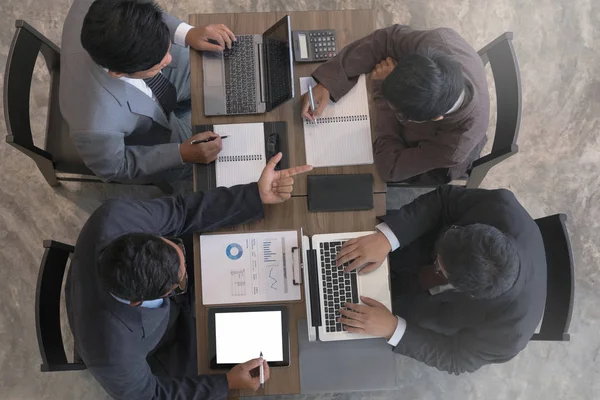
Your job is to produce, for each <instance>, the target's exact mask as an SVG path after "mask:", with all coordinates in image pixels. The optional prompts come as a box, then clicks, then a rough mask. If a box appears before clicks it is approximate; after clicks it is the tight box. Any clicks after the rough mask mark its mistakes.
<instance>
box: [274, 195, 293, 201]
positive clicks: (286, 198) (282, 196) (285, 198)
mask: <svg viewBox="0 0 600 400" xmlns="http://www.w3.org/2000/svg"><path fill="white" fill-rule="evenodd" d="M277 197H279V198H280V199H281V201H286V200H289V199H290V198H291V197H292V195H291V194H289V193H278V194H277Z"/></svg>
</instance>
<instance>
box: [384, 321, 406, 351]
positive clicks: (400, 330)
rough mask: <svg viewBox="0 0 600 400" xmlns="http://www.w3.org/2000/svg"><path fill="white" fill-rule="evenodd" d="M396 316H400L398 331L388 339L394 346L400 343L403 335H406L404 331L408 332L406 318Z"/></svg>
mask: <svg viewBox="0 0 600 400" xmlns="http://www.w3.org/2000/svg"><path fill="white" fill-rule="evenodd" d="M396 318H398V325H397V326H396V331H395V332H394V334H393V335H392V337H391V338H390V340H388V344H391V345H392V346H394V347H396V346H398V343H400V340H401V339H402V336H404V332H406V321H405V320H404V318H400V317H398V316H397V317H396Z"/></svg>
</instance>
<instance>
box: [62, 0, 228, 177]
mask: <svg viewBox="0 0 600 400" xmlns="http://www.w3.org/2000/svg"><path fill="white" fill-rule="evenodd" d="M209 40H212V41H213V42H212V43H210V42H209ZM232 41H235V36H234V35H233V33H232V32H231V31H230V30H229V29H228V28H227V27H226V26H224V25H208V26H203V27H198V28H194V27H192V26H190V25H188V24H186V23H184V22H181V21H180V20H179V19H177V18H175V17H173V16H170V15H168V14H166V13H164V12H163V11H162V10H161V9H160V8H159V7H158V5H156V3H155V2H154V1H151V0H97V1H94V0H75V2H74V3H73V5H72V7H71V10H70V11H69V14H68V15H67V18H66V20H65V24H64V28H63V36H62V49H61V77H60V109H61V113H62V115H63V117H64V118H65V120H66V122H67V124H68V125H69V132H70V136H71V140H72V142H73V143H74V145H75V147H76V148H77V150H78V152H79V154H80V156H81V158H82V159H83V161H84V162H85V164H86V165H87V166H88V167H89V168H90V169H91V170H92V171H93V172H94V173H95V174H96V175H98V176H99V177H100V178H102V179H103V180H104V181H113V180H116V181H121V182H136V183H158V182H161V181H173V180H179V179H185V178H188V177H190V176H191V166H192V164H193V163H209V162H212V161H214V160H215V159H216V157H217V155H218V153H219V152H220V150H221V138H220V137H219V135H217V134H215V133H213V132H203V133H200V134H197V135H194V136H192V127H191V100H190V96H191V90H190V65H189V50H188V49H187V46H190V47H192V48H194V49H197V50H208V51H221V50H223V49H224V48H225V47H231V43H232ZM217 43H218V44H217ZM194 139H212V140H211V141H208V142H205V143H200V144H192V143H191V141H192V140H194Z"/></svg>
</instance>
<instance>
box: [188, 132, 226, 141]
mask: <svg viewBox="0 0 600 400" xmlns="http://www.w3.org/2000/svg"><path fill="white" fill-rule="evenodd" d="M216 136H219V135H217V134H216V133H214V132H212V131H206V132H202V133H197V134H195V135H194V136H192V137H191V138H190V139H191V140H198V139H208V138H211V137H216Z"/></svg>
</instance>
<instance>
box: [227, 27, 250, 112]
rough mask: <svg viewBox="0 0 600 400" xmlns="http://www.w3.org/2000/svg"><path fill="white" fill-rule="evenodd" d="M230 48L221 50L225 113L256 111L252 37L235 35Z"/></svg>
mask: <svg viewBox="0 0 600 400" xmlns="http://www.w3.org/2000/svg"><path fill="white" fill-rule="evenodd" d="M236 38H237V41H236V42H233V44H232V46H231V49H225V50H224V51H223V58H224V60H225V76H226V77H227V80H226V84H225V99H226V105H227V114H252V113H256V78H255V76H254V65H255V55H254V50H255V46H254V40H253V39H254V38H253V36H252V35H240V36H236Z"/></svg>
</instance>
